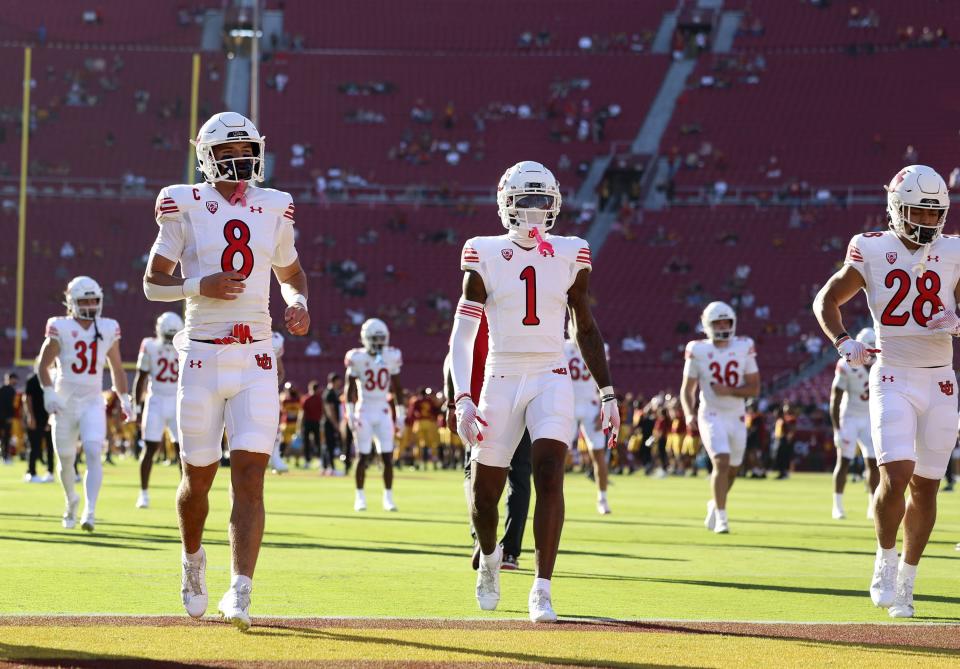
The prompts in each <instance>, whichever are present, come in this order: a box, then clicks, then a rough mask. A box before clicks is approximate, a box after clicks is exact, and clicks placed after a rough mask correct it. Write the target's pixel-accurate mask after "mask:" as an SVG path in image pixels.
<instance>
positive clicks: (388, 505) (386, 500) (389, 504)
mask: <svg viewBox="0 0 960 669" xmlns="http://www.w3.org/2000/svg"><path fill="white" fill-rule="evenodd" d="M383 510H384V511H396V510H397V505H396V504H394V503H393V491H392V490H384V491H383Z"/></svg>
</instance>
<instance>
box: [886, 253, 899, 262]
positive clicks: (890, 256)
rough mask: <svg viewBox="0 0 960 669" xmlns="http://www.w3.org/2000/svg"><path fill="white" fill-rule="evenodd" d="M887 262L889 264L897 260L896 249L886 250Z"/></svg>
mask: <svg viewBox="0 0 960 669" xmlns="http://www.w3.org/2000/svg"><path fill="white" fill-rule="evenodd" d="M887 262H888V263H890V264H891V265H892V264H893V263H895V262H897V252H896V251H887Z"/></svg>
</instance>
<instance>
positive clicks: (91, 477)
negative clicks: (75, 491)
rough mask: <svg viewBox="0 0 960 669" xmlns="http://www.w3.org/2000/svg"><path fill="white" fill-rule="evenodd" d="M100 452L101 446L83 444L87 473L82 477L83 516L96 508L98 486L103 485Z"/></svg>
mask: <svg viewBox="0 0 960 669" xmlns="http://www.w3.org/2000/svg"><path fill="white" fill-rule="evenodd" d="M101 451H103V444H101V443H99V442H96V441H85V442H83V457H85V458H86V459H87V473H86V474H85V475H84V477H83V493H84V497H85V504H86V506H85V508H84V513H85V514H93V512H94V511H95V510H96V508H97V497H99V496H100V486H101V484H103V463H102V462H100V453H101Z"/></svg>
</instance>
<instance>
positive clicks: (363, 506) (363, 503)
mask: <svg viewBox="0 0 960 669" xmlns="http://www.w3.org/2000/svg"><path fill="white" fill-rule="evenodd" d="M353 510H354V511H366V510H367V496H366V495H365V494H364V493H363V491H362V490H358V491H357V496H356V497H355V498H354V500H353Z"/></svg>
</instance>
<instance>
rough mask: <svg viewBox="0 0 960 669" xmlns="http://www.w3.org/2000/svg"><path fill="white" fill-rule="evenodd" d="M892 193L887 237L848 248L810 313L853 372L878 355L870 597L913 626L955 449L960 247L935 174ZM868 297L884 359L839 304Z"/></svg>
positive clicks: (897, 181)
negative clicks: (855, 333)
mask: <svg viewBox="0 0 960 669" xmlns="http://www.w3.org/2000/svg"><path fill="white" fill-rule="evenodd" d="M885 189H886V191H887V221H888V223H889V230H885V231H883V232H879V231H878V232H865V233H862V234H859V235H855V236H854V237H853V239H851V240H850V245H849V247H848V248H847V256H846V259H845V260H844V264H843V267H842V268H841V269H840V270H839V271H838V272H836V273H835V274H834V275H833V276H832V277H830V279H829V280H828V281H827V283H826V284H825V285H824V287H823V288H822V289H821V290H820V292H819V293H818V295H817V297H816V300H815V301H814V304H813V310H814V313H815V315H816V316H817V319H818V320H819V321H820V325H821V327H822V328H823V331H824V332H825V333H826V334H827V336H828V337H830V338H831V339H832V340H833V341H834V345H835V346H836V347H837V350H838V352H839V354H840V357H841V358H843V359H844V360H846V362H847V363H849V365H850V366H851V367H861V366H863V365H864V364H866V363H867V362H868V360H869V359H870V357H871V356H872V355H873V354H874V353H876V354H877V362H876V363H875V364H874V365H873V366H872V367H871V369H870V382H869V383H870V387H869V397H870V400H869V402H870V421H871V434H872V437H873V446H874V450H875V452H876V456H877V463H878V465H879V467H880V483H879V485H878V486H877V490H876V494H875V499H874V515H875V526H876V531H877V544H878V548H877V555H876V560H875V561H874V573H873V580H872V582H871V584H870V597H871V599H872V600H873V603H874V604H875V605H876V606H879V607H883V608H888V609H889V614H890V616H892V617H894V618H908V617H912V616H913V611H914V606H913V584H914V578H915V576H916V572H917V565H918V563H919V561H920V557H921V556H922V554H923V551H924V548H925V547H926V544H927V540H928V538H929V536H930V533H931V531H932V530H933V525H934V522H935V520H936V504H937V502H936V498H937V491H938V488H939V486H940V479H941V478H942V477H943V475H944V472H945V471H946V468H947V465H948V464H949V462H950V453H951V451H952V450H953V447H954V444H955V443H956V440H957V391H956V385H957V378H956V373H955V372H954V370H953V337H956V336H958V335H960V317H958V316H957V313H956V309H957V295H958V293H960V238H957V237H956V236H953V235H944V234H942V233H943V228H944V225H945V224H946V220H947V212H948V210H949V208H950V194H949V193H948V191H947V185H946V183H945V182H944V181H943V178H942V177H941V176H940V175H939V174H937V172H936V171H935V170H933V169H932V168H930V167H927V166H926V165H908V166H907V167H904V168H903V169H902V170H900V171H899V172H897V174H896V175H895V176H894V177H893V179H891V180H890V183H889V184H888V185H887V186H886V187H885ZM861 290H862V291H863V292H864V293H866V296H867V306H868V307H869V308H870V314H871V315H872V316H873V327H874V330H875V331H876V335H877V343H876V347H877V349H879V351H877V350H876V349H872V348H870V347H869V346H867V345H866V344H864V343H863V342H862V341H858V340H857V339H854V338H852V337H851V336H850V335H849V334H847V332H845V330H844V324H843V318H842V315H841V312H840V307H841V306H842V305H844V304H845V303H847V302H848V301H850V300H851V299H852V298H853V297H854V296H855V295H856V294H857V293H859V292H860V291H861ZM908 487H909V488H910V500H909V502H907V503H906V507H905V505H904V495H905V493H906V490H907V488H908ZM905 508H906V511H905V510H904V509H905ZM901 522H903V523H904V542H903V555H902V557H901V559H900V561H899V562H898V555H897V533H898V531H899V528H900V524H901Z"/></svg>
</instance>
